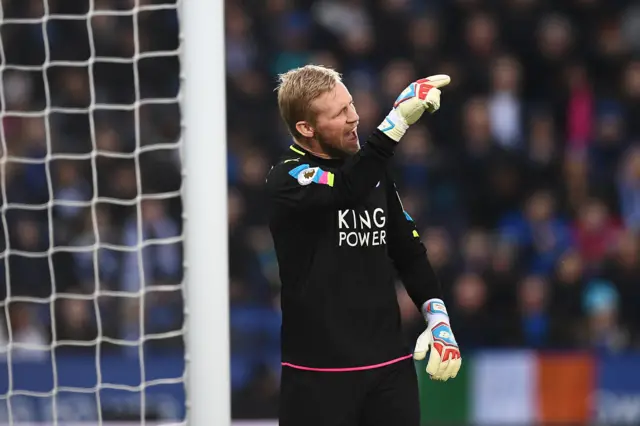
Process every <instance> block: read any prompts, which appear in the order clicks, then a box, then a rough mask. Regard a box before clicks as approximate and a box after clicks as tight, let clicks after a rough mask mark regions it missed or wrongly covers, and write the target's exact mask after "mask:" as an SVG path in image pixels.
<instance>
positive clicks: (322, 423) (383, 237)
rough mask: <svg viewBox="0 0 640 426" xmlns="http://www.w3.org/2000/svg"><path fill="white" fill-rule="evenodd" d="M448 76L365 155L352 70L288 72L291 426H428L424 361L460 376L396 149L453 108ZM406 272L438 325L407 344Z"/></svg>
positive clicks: (286, 389) (277, 189)
mask: <svg viewBox="0 0 640 426" xmlns="http://www.w3.org/2000/svg"><path fill="white" fill-rule="evenodd" d="M449 81H450V79H449V77H448V76H446V75H437V76H432V77H428V78H425V79H421V80H418V81H416V82H413V83H411V84H410V85H409V86H408V87H407V88H406V89H405V90H404V91H403V92H402V93H401V94H400V96H399V97H398V99H397V100H396V102H395V104H394V106H393V108H392V109H391V111H390V112H389V114H388V116H387V117H386V118H385V119H384V120H383V121H382V123H381V124H380V126H379V127H378V128H377V129H376V130H375V131H374V132H373V134H371V135H370V136H369V139H368V140H367V142H366V143H364V144H363V145H362V147H360V143H359V140H358V134H357V126H358V119H359V117H358V114H357V113H356V109H355V106H354V104H353V100H352V98H351V95H350V93H349V91H348V90H347V88H346V87H345V86H344V84H343V83H342V81H341V77H340V74H338V73H337V72H335V71H333V70H331V69H328V68H325V67H321V66H312V65H308V66H305V67H302V68H298V69H294V70H291V71H289V72H287V73H285V74H283V75H281V76H280V84H279V86H278V104H279V108H280V113H281V115H282V118H283V120H284V122H285V123H286V125H287V126H288V129H289V131H290V132H291V134H292V135H293V138H294V143H293V145H291V147H290V148H289V149H288V150H287V151H286V153H285V154H284V155H283V157H282V158H281V159H280V161H279V162H278V163H277V164H276V165H275V166H274V167H273V168H272V169H271V171H270V172H269V175H268V176H267V184H266V185H267V190H268V192H269V195H270V200H271V206H270V207H271V211H270V228H271V233H272V235H273V239H274V244H275V249H276V253H277V257H278V263H279V267H280V277H281V281H282V296H281V303H282V365H283V368H282V377H281V390H280V426H302V425H304V426H314V425H318V426H391V425H393V426H418V424H419V420H420V409H419V398H418V384H417V377H416V373H415V369H414V365H413V362H412V360H411V358H412V356H413V358H415V359H418V360H420V359H424V358H425V357H426V356H427V355H428V357H429V359H428V362H427V368H426V369H427V373H428V374H429V375H430V376H431V378H432V379H436V380H447V379H449V378H452V377H455V376H456V374H457V372H458V370H459V368H460V365H461V358H460V351H459V349H458V345H457V343H456V341H455V339H454V337H453V334H452V332H451V328H450V324H449V317H448V315H447V310H446V308H445V305H444V303H443V301H442V300H441V297H442V296H441V290H440V285H439V283H438V280H437V278H436V276H435V274H434V271H433V269H432V268H431V265H430V264H429V261H428V258H427V255H426V250H425V247H424V245H423V244H422V243H421V241H420V237H419V235H418V232H417V230H416V227H415V224H414V223H413V220H412V219H411V217H410V216H409V214H408V213H407V212H405V211H404V209H403V206H402V203H401V201H400V197H399V196H398V193H397V190H396V187H395V184H394V182H393V180H392V179H391V177H390V175H389V172H388V169H389V165H390V164H389V163H390V159H391V157H392V156H393V152H394V148H395V146H396V144H398V143H401V139H402V136H403V134H404V133H405V132H406V130H407V129H408V127H409V126H410V125H411V124H413V123H415V122H416V121H417V120H418V119H419V118H420V117H421V116H422V114H423V113H424V112H425V111H427V112H430V113H432V112H435V111H436V110H438V108H439V107H440V90H439V88H440V87H443V86H445V85H447V84H448V83H449ZM396 274H397V275H398V276H399V277H400V279H401V280H402V282H403V284H404V286H405V287H406V289H407V292H408V294H409V296H410V297H411V298H412V300H413V302H414V303H415V304H416V306H417V307H418V309H420V310H421V312H422V313H423V315H424V317H425V320H426V324H427V325H426V330H425V331H424V332H423V333H422V334H421V335H420V337H419V338H418V341H417V342H416V345H415V348H414V351H413V354H412V353H411V352H410V350H409V349H407V348H405V345H404V343H403V338H402V333H401V323H400V313H399V308H398V303H397V299H396V293H395V285H394V283H395V277H396Z"/></svg>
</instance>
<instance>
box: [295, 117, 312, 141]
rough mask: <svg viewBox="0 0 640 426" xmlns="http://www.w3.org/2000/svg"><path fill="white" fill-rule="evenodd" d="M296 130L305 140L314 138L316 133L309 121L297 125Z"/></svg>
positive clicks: (299, 122)
mask: <svg viewBox="0 0 640 426" xmlns="http://www.w3.org/2000/svg"><path fill="white" fill-rule="evenodd" d="M296 130H297V131H298V132H299V133H300V134H301V135H302V136H304V137H305V138H312V137H313V136H314V135H315V134H316V131H315V129H314V128H313V127H311V124H309V122H308V121H298V122H297V123H296Z"/></svg>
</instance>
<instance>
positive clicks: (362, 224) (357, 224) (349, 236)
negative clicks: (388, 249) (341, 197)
mask: <svg viewBox="0 0 640 426" xmlns="http://www.w3.org/2000/svg"><path fill="white" fill-rule="evenodd" d="M386 222H387V218H386V216H385V212H384V209H382V208H376V209H375V210H373V212H371V211H369V210H362V211H360V212H356V211H355V210H353V209H346V210H339V211H338V229H352V230H354V231H352V232H344V231H340V232H338V246H340V247H341V246H343V245H347V246H349V247H358V246H359V247H369V246H379V245H383V244H387V241H386V235H387V234H386V232H387V231H386V230H385V229H384V227H385V225H386ZM357 230H359V231H357Z"/></svg>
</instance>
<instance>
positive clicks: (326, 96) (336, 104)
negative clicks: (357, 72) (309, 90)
mask: <svg viewBox="0 0 640 426" xmlns="http://www.w3.org/2000/svg"><path fill="white" fill-rule="evenodd" d="M316 100H317V102H314V103H315V104H316V105H315V109H316V110H318V111H320V110H322V111H324V110H331V109H335V108H342V107H343V106H344V105H345V104H348V103H349V102H350V101H351V94H350V93H349V90H347V88H346V87H345V85H344V84H343V83H341V82H338V83H336V85H335V87H334V88H333V90H331V91H329V92H325V93H323V94H322V95H321V96H320V97H318V98H317V99H316Z"/></svg>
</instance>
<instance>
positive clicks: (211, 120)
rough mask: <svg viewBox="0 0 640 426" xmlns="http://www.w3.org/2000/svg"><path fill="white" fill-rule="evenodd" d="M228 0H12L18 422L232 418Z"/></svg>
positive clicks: (12, 382) (3, 104)
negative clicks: (226, 6) (227, 148)
mask: <svg viewBox="0 0 640 426" xmlns="http://www.w3.org/2000/svg"><path fill="white" fill-rule="evenodd" d="M223 5H224V0H83V1H67V0H0V426H5V425H11V426H13V425H25V424H30V425H37V426H57V425H89V424H91V425H96V426H111V425H113V424H118V423H117V422H124V423H119V424H123V425H125V424H130V425H131V424H137V425H149V426H157V425H160V424H162V425H169V424H171V425H177V424H185V423H186V424H188V425H196V426H200V425H207V426H208V425H216V426H229V425H230V424H231V415H230V413H231V407H230V405H231V404H230V399H231V396H230V392H231V386H230V376H231V374H230V350H229V349H230V336H229V307H228V306H229V305H228V304H229V298H228V252H227V251H228V241H227V238H228V230H227V198H226V197H227V165H226V159H227V155H226V145H227V140H226V96H225V51H224V15H223V12H224V9H223V7H224V6H223ZM183 349H184V351H183Z"/></svg>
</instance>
